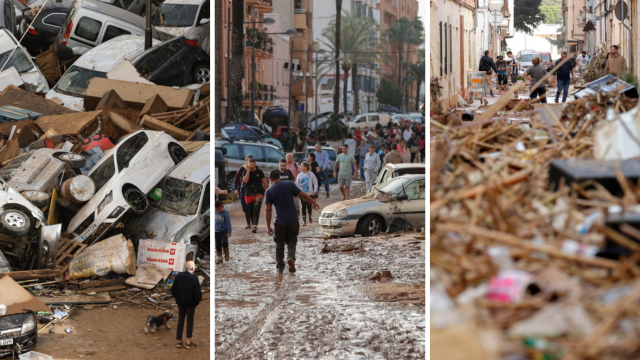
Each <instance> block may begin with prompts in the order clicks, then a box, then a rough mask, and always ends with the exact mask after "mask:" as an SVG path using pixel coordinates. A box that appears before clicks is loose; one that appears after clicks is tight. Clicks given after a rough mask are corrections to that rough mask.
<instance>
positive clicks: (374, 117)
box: [371, 115, 380, 121]
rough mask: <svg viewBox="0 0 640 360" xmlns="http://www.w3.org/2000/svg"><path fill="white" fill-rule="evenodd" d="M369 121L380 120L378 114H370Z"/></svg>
mask: <svg viewBox="0 0 640 360" xmlns="http://www.w3.org/2000/svg"><path fill="white" fill-rule="evenodd" d="M371 121H380V116H378V115H372V116H371Z"/></svg>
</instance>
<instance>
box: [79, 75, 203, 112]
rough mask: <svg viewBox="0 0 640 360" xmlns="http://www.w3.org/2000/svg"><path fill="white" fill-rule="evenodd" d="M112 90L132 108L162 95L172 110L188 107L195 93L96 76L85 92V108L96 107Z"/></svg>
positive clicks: (140, 106)
mask: <svg viewBox="0 0 640 360" xmlns="http://www.w3.org/2000/svg"><path fill="white" fill-rule="evenodd" d="M110 90H115V91H116V92H117V93H118V95H119V96H120V97H121V98H122V100H124V102H125V103H127V105H129V106H130V107H132V108H142V107H144V105H145V104H146V102H147V100H148V99H149V98H150V97H152V96H154V95H160V96H161V97H162V99H163V100H164V101H165V102H166V104H167V106H169V109H170V110H179V109H186V108H188V107H189V103H190V102H191V99H193V94H194V93H195V91H194V90H190V89H174V88H173V87H170V86H160V85H148V84H139V83H134V82H129V81H120V80H111V79H104V78H97V77H96V78H93V79H91V81H90V82H89V86H88V87H87V89H86V90H85V92H84V106H85V109H87V110H93V109H95V108H96V106H97V105H98V103H99V102H100V99H101V98H102V96H103V95H104V94H105V93H107V92H108V91H110Z"/></svg>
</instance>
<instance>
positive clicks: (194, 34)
mask: <svg viewBox="0 0 640 360" xmlns="http://www.w3.org/2000/svg"><path fill="white" fill-rule="evenodd" d="M210 18H211V5H210V2H209V0H207V1H205V2H204V3H203V4H202V5H201V6H200V12H199V13H198V16H197V17H196V22H195V23H194V24H193V26H194V28H193V30H187V31H186V32H185V34H184V35H185V37H186V38H187V39H191V40H197V41H198V42H199V43H200V46H202V45H203V42H204V40H205V38H206V37H208V36H209V33H210V29H211V25H210V24H211V23H210V21H211V20H210ZM206 20H209V21H206ZM205 51H206V49H205Z"/></svg>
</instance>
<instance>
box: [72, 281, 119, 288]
mask: <svg viewBox="0 0 640 360" xmlns="http://www.w3.org/2000/svg"><path fill="white" fill-rule="evenodd" d="M122 284H124V279H111V280H93V281H89V282H86V283H83V282H81V283H79V284H78V287H80V289H91V288H97V287H102V286H114V285H122Z"/></svg>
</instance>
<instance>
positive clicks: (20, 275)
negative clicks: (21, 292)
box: [0, 269, 62, 281]
mask: <svg viewBox="0 0 640 360" xmlns="http://www.w3.org/2000/svg"><path fill="white" fill-rule="evenodd" d="M5 275H8V276H10V277H11V278H12V279H13V280H15V281H24V280H49V279H55V278H57V277H61V276H62V271H60V270H57V269H56V270H51V269H43V270H25V271H12V272H6V273H0V278H2V277H4V276H5Z"/></svg>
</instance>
